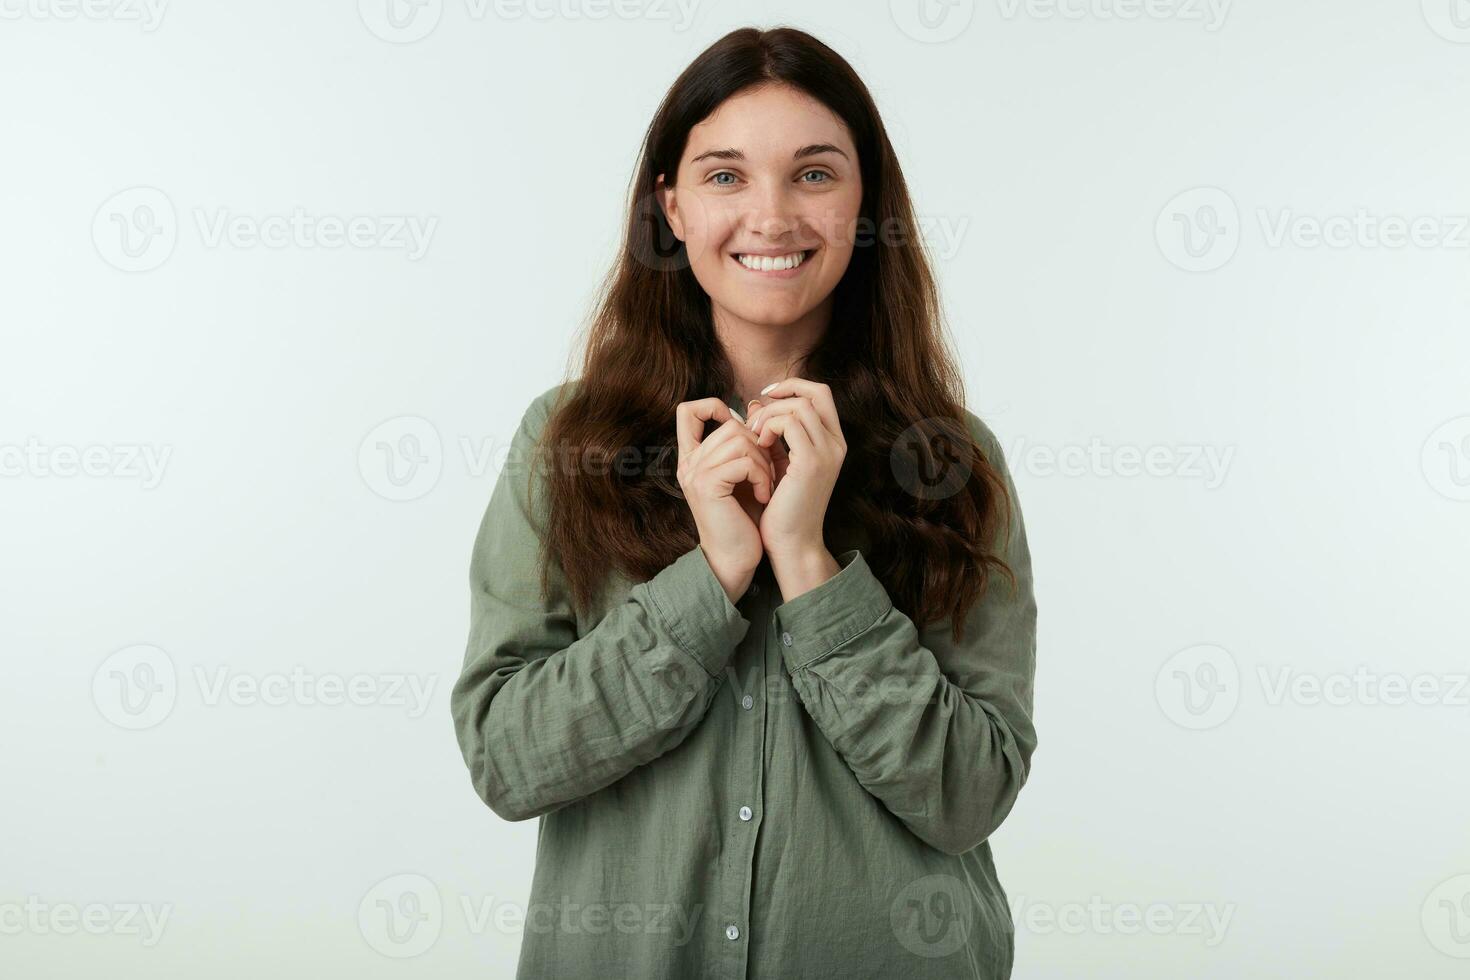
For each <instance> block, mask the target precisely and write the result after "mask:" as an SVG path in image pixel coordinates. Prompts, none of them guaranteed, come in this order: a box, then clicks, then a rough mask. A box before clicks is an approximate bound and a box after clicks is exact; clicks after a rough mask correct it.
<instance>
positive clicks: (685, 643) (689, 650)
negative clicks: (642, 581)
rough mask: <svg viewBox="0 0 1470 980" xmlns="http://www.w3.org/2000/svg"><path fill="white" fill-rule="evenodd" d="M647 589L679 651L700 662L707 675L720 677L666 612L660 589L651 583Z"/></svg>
mask: <svg viewBox="0 0 1470 980" xmlns="http://www.w3.org/2000/svg"><path fill="white" fill-rule="evenodd" d="M646 591H647V593H648V597H649V599H650V600H651V602H652V605H653V612H654V615H656V616H657V617H658V621H659V622H660V623H661V624H663V627H664V629H666V630H667V631H668V632H669V635H670V636H672V637H673V638H674V643H675V645H676V646H677V647H678V648H679V652H680V653H682V654H684V656H686V657H688V658H689V659H691V660H693V661H694V662H695V663H697V664H699V669H700V670H702V671H704V672H705V674H706V675H707V676H709V677H711V678H716V677H718V676H719V675H718V674H712V673H710V669H709V668H708V667H706V666H705V664H704V661H703V660H701V659H700V658H699V657H698V656H696V655H695V654H694V652H693V648H694V645H693V644H692V643H690V642H689V640H688V639H687V638H686V637H685V635H684V634H683V633H682V632H681V631H680V630H679V629H678V628H677V627H676V626H675V625H674V620H673V619H671V618H670V617H669V615H668V614H667V613H665V612H664V607H663V603H661V602H659V600H658V590H657V589H656V588H654V587H653V586H652V585H649V586H648V588H647V589H646Z"/></svg>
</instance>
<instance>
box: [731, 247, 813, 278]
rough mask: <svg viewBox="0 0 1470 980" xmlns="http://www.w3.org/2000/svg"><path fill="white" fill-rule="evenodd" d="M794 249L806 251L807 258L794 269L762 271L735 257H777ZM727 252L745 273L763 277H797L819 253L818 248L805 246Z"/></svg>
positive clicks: (788, 253)
mask: <svg viewBox="0 0 1470 980" xmlns="http://www.w3.org/2000/svg"><path fill="white" fill-rule="evenodd" d="M793 251H800V252H802V253H804V254H805V255H806V258H804V259H802V260H801V264H800V265H798V266H797V267H796V268H794V269H779V270H778V269H772V270H770V271H769V272H762V271H760V270H758V269H747V268H746V267H745V266H743V265H741V264H740V260H739V259H737V258H736V257H735V256H737V255H769V256H771V257H772V258H775V257H776V256H778V255H790V254H791V253H792V252H793ZM727 254H728V255H729V256H730V262H731V263H732V264H733V265H734V266H735V268H737V269H739V270H740V271H741V272H744V273H746V274H748V275H752V276H760V277H761V278H762V279H795V278H796V277H797V276H799V275H801V274H802V272H803V271H804V270H805V269H806V267H807V266H808V265H809V264H810V263H811V261H812V256H814V255H816V254H817V250H816V249H815V248H803V249H790V248H788V249H785V250H783V251H772V250H771V249H761V250H759V251H751V252H729V253H727Z"/></svg>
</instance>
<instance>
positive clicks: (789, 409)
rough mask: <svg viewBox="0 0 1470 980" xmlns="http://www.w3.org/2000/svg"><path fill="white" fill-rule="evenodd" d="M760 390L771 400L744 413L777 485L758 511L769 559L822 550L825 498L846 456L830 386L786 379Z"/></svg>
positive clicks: (825, 512)
mask: <svg viewBox="0 0 1470 980" xmlns="http://www.w3.org/2000/svg"><path fill="white" fill-rule="evenodd" d="M762 395H763V397H766V398H769V399H771V400H770V401H767V402H764V403H763V404H761V405H760V407H758V408H756V409H754V410H753V411H752V412H750V413H749V414H748V415H747V417H746V424H747V425H749V426H750V427H751V429H752V431H754V432H755V433H756V435H757V436H758V438H757V440H756V441H757V443H758V444H759V445H761V446H763V447H765V448H766V449H768V450H769V451H770V453H771V459H772V461H773V462H774V463H775V469H776V489H775V491H774V492H773V493H772V494H771V499H770V500H769V501H768V502H767V503H766V506H765V509H764V511H763V512H762V513H761V515H760V532H761V543H762V544H763V545H764V546H765V549H766V553H767V554H768V555H771V556H772V558H773V559H777V558H781V557H786V556H790V557H797V556H800V555H815V554H821V553H823V552H825V550H826V545H825V544H824V543H823V541H822V525H823V522H824V520H825V518H826V516H827V503H828V501H829V500H830V499H831V497H832V488H833V486H835V485H836V483H837V475H838V473H839V472H841V470H842V460H843V459H844V458H845V457H846V455H847V440H846V439H844V438H843V435H842V426H841V424H840V423H839V422H838V420H837V405H836V403H835V402H834V401H833V400H832V389H831V388H829V387H828V386H827V385H825V384H821V383H819V382H816V381H807V380H805V379H804V378H786V379H785V380H783V381H778V382H777V383H776V384H775V385H774V386H772V387H771V388H770V389H769V390H767V391H765V392H762ZM783 439H784V440H785V446H784V447H783V446H782V444H781V440H783Z"/></svg>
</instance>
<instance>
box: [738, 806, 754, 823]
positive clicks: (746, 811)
mask: <svg viewBox="0 0 1470 980" xmlns="http://www.w3.org/2000/svg"><path fill="white" fill-rule="evenodd" d="M750 816H751V809H750V807H748V806H743V807H741V808H740V819H741V820H749V819H750Z"/></svg>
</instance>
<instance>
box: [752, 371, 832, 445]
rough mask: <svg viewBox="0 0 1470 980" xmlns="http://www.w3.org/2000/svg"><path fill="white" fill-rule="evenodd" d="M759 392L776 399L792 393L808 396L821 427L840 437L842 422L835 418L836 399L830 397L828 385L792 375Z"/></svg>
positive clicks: (830, 392)
mask: <svg viewBox="0 0 1470 980" xmlns="http://www.w3.org/2000/svg"><path fill="white" fill-rule="evenodd" d="M761 394H762V395H765V396H769V397H771V398H778V399H779V398H789V397H791V396H792V395H803V396H805V397H807V398H810V399H811V402H812V405H813V406H815V407H816V410H817V415H818V417H820V418H821V420H822V427H823V428H825V429H826V430H827V431H829V432H831V433H832V434H833V435H834V436H838V437H841V435H842V423H841V421H840V420H839V419H838V418H837V401H836V399H834V398H833V397H832V388H831V387H830V386H829V385H825V384H823V383H822V382H820V381H808V380H807V379H806V378H798V377H794V376H793V377H790V378H783V379H782V380H780V381H777V382H776V383H775V384H774V385H769V386H767V387H766V388H765V389H764V390H763V391H761Z"/></svg>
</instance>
